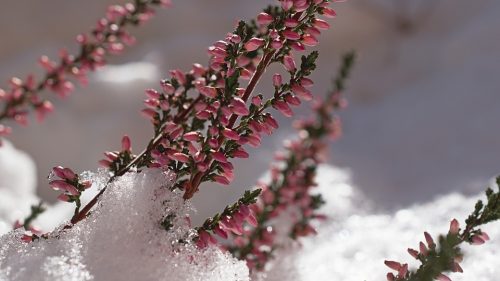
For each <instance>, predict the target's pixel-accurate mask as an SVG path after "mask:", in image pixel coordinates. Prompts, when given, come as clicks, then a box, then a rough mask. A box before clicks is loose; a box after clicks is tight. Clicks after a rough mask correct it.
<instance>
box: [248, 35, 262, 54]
mask: <svg viewBox="0 0 500 281" xmlns="http://www.w3.org/2000/svg"><path fill="white" fill-rule="evenodd" d="M264 43H265V41H264V39H262V38H256V37H254V38H252V39H250V40H249V41H248V42H247V43H246V44H245V49H246V50H247V51H249V52H252V51H255V50H257V49H259V48H260V47H262V46H263V45H264Z"/></svg>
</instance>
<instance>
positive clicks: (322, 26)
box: [313, 19, 330, 30]
mask: <svg viewBox="0 0 500 281" xmlns="http://www.w3.org/2000/svg"><path fill="white" fill-rule="evenodd" d="M313 24H314V27H316V28H318V29H324V30H326V29H329V28H330V24H329V23H327V22H326V21H324V20H322V19H315V20H314V22H313Z"/></svg>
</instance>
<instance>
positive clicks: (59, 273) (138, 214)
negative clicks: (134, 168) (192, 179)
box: [0, 170, 248, 281]
mask: <svg viewBox="0 0 500 281" xmlns="http://www.w3.org/2000/svg"><path fill="white" fill-rule="evenodd" d="M172 179H173V175H172V174H171V173H165V172H161V171H158V170H148V171H144V172H142V173H140V174H136V173H129V174H127V175H125V176H123V177H121V178H120V179H118V180H116V181H115V182H114V183H112V184H110V185H109V186H108V189H107V190H106V192H105V193H104V196H103V197H102V198H101V201H100V204H99V205H98V206H97V208H95V210H94V211H93V213H92V214H91V216H90V217H88V218H87V219H85V220H83V221H82V222H80V223H78V224H76V225H74V226H73V227H72V228H71V229H67V230H63V226H61V227H60V228H59V229H58V230H56V231H54V232H53V233H52V234H50V237H49V239H40V240H38V241H35V242H32V243H30V244H26V243H22V242H21V241H20V237H21V236H22V233H21V232H18V231H13V232H10V233H8V234H6V235H4V236H2V237H0V280H2V281H3V280H56V281H57V280H60V281H66V280H146V281H147V280H214V281H215V280H231V281H233V280H248V269H247V267H246V265H245V263H244V262H241V261H237V260H236V259H234V258H232V257H230V256H229V255H228V254H225V253H223V252H221V251H220V250H219V249H216V248H209V249H207V250H205V251H200V250H198V249H197V248H196V247H195V246H194V245H193V244H192V243H178V242H177V241H178V240H179V239H184V240H189V239H190V236H191V235H192V234H193V233H192V229H191V228H190V226H189V225H188V223H187V221H186V219H185V217H186V215H187V214H189V213H190V212H192V211H193V209H192V207H191V206H190V205H189V203H185V202H184V200H183V199H182V193H181V192H177V191H174V192H172V191H170V190H169V187H170V186H171V184H172ZM94 181H100V182H106V178H104V177H96V178H95V179H94ZM167 215H175V219H174V220H173V221H172V222H173V227H172V229H171V230H170V231H168V232H167V231H165V230H164V229H162V228H161V227H160V222H161V221H162V220H163V218H164V217H166V216H167Z"/></svg>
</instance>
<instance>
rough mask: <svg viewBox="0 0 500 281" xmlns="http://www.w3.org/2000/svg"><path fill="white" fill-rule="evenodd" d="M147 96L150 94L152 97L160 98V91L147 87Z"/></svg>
mask: <svg viewBox="0 0 500 281" xmlns="http://www.w3.org/2000/svg"><path fill="white" fill-rule="evenodd" d="M145 93H146V96H148V97H149V98H151V99H159V98H160V93H158V91H156V90H154V89H147V90H146V91H145Z"/></svg>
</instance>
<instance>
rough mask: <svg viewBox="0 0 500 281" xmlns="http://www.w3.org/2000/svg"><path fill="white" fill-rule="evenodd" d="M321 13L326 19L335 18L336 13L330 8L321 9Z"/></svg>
mask: <svg viewBox="0 0 500 281" xmlns="http://www.w3.org/2000/svg"><path fill="white" fill-rule="evenodd" d="M321 13H322V14H323V15H324V16H325V17H327V18H334V17H336V16H337V13H336V12H335V10H334V9H332V8H323V10H322V11H321Z"/></svg>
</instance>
